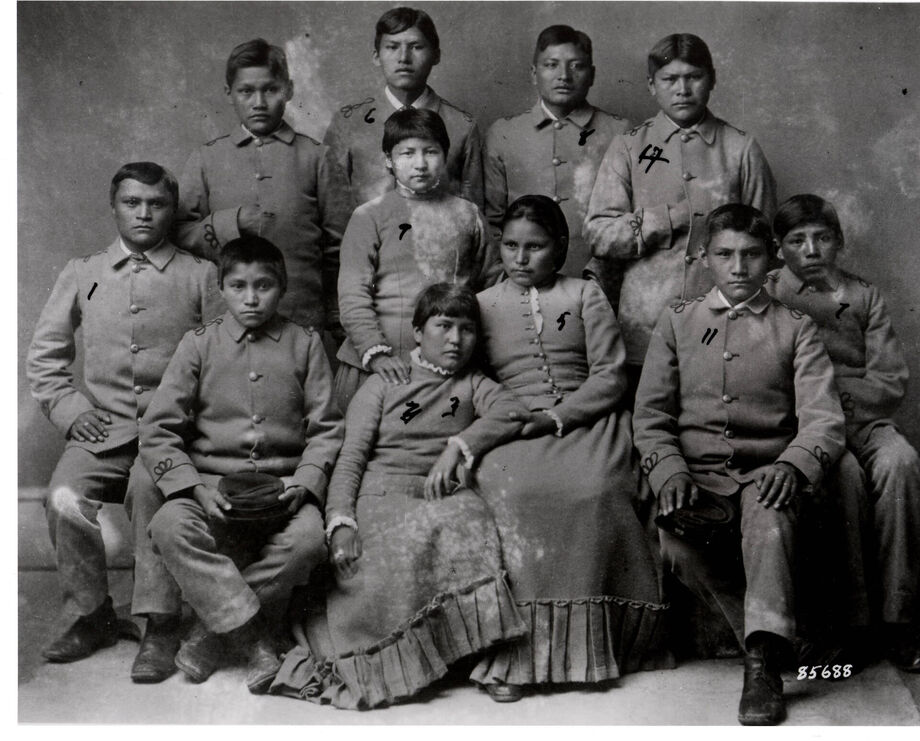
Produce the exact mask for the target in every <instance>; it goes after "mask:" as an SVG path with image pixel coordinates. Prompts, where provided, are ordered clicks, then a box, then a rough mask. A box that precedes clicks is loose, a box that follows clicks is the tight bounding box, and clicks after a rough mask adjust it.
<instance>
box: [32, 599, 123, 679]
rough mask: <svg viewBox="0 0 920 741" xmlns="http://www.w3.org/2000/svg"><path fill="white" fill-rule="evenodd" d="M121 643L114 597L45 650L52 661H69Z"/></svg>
mask: <svg viewBox="0 0 920 741" xmlns="http://www.w3.org/2000/svg"><path fill="white" fill-rule="evenodd" d="M116 643H118V618H117V617H116V616H115V610H113V609H112V598H111V597H106V598H105V601H104V602H103V603H102V604H101V605H100V606H99V607H97V608H96V609H95V610H94V611H93V612H92V613H90V614H89V615H83V616H82V617H79V618H77V621H76V622H75V623H74V624H73V625H71V626H70V627H69V628H68V629H67V630H66V631H65V632H64V634H63V635H61V636H60V637H59V638H58V639H57V640H56V641H54V642H53V643H52V644H51V645H50V646H48V648H46V649H45V650H44V651H42V656H44V657H45V658H46V659H47V660H48V661H51V662H53V663H57V664H66V663H69V662H71V661H78V660H79V659H85V658H86V657H87V656H92V655H93V654H94V653H96V651H98V650H99V649H100V648H106V647H107V646H114V645H115V644H116Z"/></svg>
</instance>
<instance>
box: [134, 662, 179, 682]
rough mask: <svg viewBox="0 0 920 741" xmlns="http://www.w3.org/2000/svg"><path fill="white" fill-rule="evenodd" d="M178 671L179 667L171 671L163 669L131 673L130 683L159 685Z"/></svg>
mask: <svg viewBox="0 0 920 741" xmlns="http://www.w3.org/2000/svg"><path fill="white" fill-rule="evenodd" d="M178 670H179V667H177V666H174V667H172V668H171V669H165V670H163V671H149V672H139V671H132V672H131V681H132V682H134V684H159V683H160V682H165V681H166V680H167V679H169V678H170V677H171V676H172V675H173V674H175V673H176V672H177V671H178Z"/></svg>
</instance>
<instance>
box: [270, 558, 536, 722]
mask: <svg viewBox="0 0 920 741" xmlns="http://www.w3.org/2000/svg"><path fill="white" fill-rule="evenodd" d="M526 632H527V626H526V624H525V622H524V620H523V619H522V618H521V615H520V614H519V612H518V610H517V608H516V607H515V603H514V599H513V598H512V596H511V589H510V588H509V587H508V583H507V581H506V578H505V575H504V574H501V575H498V576H494V577H485V578H483V579H480V580H478V581H476V582H474V583H473V584H470V585H469V586H467V587H464V588H463V589H459V590H455V591H451V592H444V593H441V594H439V595H437V596H436V597H435V598H434V599H432V600H431V602H429V603H428V605H426V606H425V607H424V608H422V609H421V610H419V611H418V612H417V613H416V614H415V615H414V616H413V617H412V618H410V619H409V620H408V621H406V622H405V623H404V624H403V625H402V626H400V627H399V628H398V629H396V630H395V631H393V632H392V633H391V634H390V635H389V636H387V637H386V638H384V639H383V640H382V641H379V642H378V643H376V644H374V645H373V646H371V647H369V648H366V649H363V650H361V651H352V652H348V653H344V654H340V655H339V656H337V657H335V658H334V659H320V658H318V657H316V656H314V655H313V653H312V652H311V651H310V649H309V648H306V647H303V646H297V647H295V648H294V649H293V650H291V651H290V652H288V654H287V655H286V656H285V657H284V662H283V664H282V666H281V669H280V670H279V671H278V674H277V676H276V677H275V680H274V682H273V683H272V686H271V689H270V690H269V691H270V692H271V693H272V694H276V695H286V696H288V697H297V698H300V699H303V700H310V701H311V702H316V703H321V704H331V705H334V706H335V707H338V708H346V709H351V710H358V709H367V708H373V707H377V706H379V705H386V704H390V703H393V702H396V701H398V700H403V699H405V698H408V697H411V696H412V695H414V694H415V693H417V692H418V691H419V690H421V689H423V688H424V687H427V686H428V685H429V684H431V683H432V682H434V681H435V680H436V679H439V678H440V677H443V676H444V675H445V674H446V673H447V667H448V666H449V665H450V664H452V663H453V662H455V661H457V660H458V659H461V658H463V657H464V656H469V655H470V654H474V653H477V652H479V651H482V650H483V649H486V648H489V647H491V646H494V645H495V644H497V643H500V642H502V641H508V640H512V639H514V638H520V637H521V636H523V635H524V634H525V633H526Z"/></svg>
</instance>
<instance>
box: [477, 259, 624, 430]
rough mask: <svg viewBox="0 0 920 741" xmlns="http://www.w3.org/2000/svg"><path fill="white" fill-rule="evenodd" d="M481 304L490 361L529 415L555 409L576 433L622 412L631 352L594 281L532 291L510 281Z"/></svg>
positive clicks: (563, 280) (562, 280) (562, 279)
mask: <svg viewBox="0 0 920 741" xmlns="http://www.w3.org/2000/svg"><path fill="white" fill-rule="evenodd" d="M534 294H535V295H534ZM477 298H478V299H479V306H480V309H481V311H482V323H483V345H484V347H485V350H486V354H487V355H488V357H489V362H490V364H491V365H492V366H493V368H495V370H496V374H497V377H498V379H499V380H500V381H501V382H502V383H503V384H505V385H506V386H507V387H508V388H510V389H511V390H512V391H514V393H515V394H516V395H517V396H518V397H519V398H520V399H521V401H522V402H523V403H524V405H525V406H526V407H527V408H528V409H530V410H535V409H552V411H553V412H554V413H555V414H556V415H557V416H558V417H559V419H560V420H561V421H562V425H563V431H568V430H569V429H571V428H572V427H577V426H580V425H585V424H590V423H593V422H594V420H596V419H597V418H599V417H600V416H602V415H603V414H609V413H610V412H611V411H612V410H613V409H614V408H615V407H616V405H617V402H618V401H619V399H620V397H621V396H622V395H623V392H624V391H625V390H626V373H625V360H626V350H625V348H624V347H623V340H622V339H621V337H620V330H619V326H618V325H617V320H616V317H615V316H614V313H613V309H612V308H611V306H610V304H609V302H608V301H607V298H606V296H604V293H603V291H602V290H601V289H600V287H599V286H598V285H597V284H596V283H595V282H594V281H587V280H582V279H580V278H569V277H567V276H562V275H560V276H557V277H556V280H555V282H554V283H553V284H552V285H551V286H545V287H543V288H540V289H535V290H534V291H531V290H530V289H526V288H521V287H520V286H518V285H516V284H515V283H513V282H511V281H510V280H507V281H504V282H502V283H499V284H498V285H496V286H493V287H492V288H489V289H487V290H485V291H483V292H482V293H480V294H479V295H478V296H477Z"/></svg>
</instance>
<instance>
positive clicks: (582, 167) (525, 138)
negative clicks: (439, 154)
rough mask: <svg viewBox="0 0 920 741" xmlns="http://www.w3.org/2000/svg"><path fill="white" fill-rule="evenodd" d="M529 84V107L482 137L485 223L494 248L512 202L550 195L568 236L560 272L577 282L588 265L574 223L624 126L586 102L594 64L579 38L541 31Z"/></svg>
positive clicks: (566, 30) (564, 30)
mask: <svg viewBox="0 0 920 741" xmlns="http://www.w3.org/2000/svg"><path fill="white" fill-rule="evenodd" d="M531 77H532V79H533V83H534V85H535V86H536V88H537V90H538V93H539V95H538V98H537V101H536V102H535V103H534V105H533V106H532V107H531V108H530V109H529V110H527V111H525V112H524V113H521V114H519V115H517V116H507V117H505V118H503V119H500V120H498V121H496V122H495V123H494V124H492V126H491V127H490V128H489V131H488V133H487V134H486V144H485V154H484V159H483V169H484V171H485V213H486V218H487V219H488V221H489V225H490V227H491V238H492V241H493V242H497V241H498V240H500V239H501V222H502V218H503V217H504V215H505V209H506V208H507V207H508V205H509V204H510V203H511V202H512V201H515V200H516V199H518V198H520V197H521V196H524V195H528V194H536V195H545V196H549V197H550V198H552V199H553V200H554V201H556V203H558V204H559V205H560V207H561V208H562V212H563V213H564V214H565V218H566V221H567V222H568V224H569V227H570V229H571V230H572V235H571V239H570V240H569V251H568V254H567V255H566V260H565V264H564V265H563V267H562V273H564V274H565V275H568V276H571V277H573V278H581V277H582V271H583V270H584V267H585V265H586V264H587V263H588V261H589V260H590V258H591V251H590V247H589V246H588V244H587V242H585V240H584V239H583V238H582V236H581V224H583V223H584V220H585V214H586V212H587V209H588V199H589V198H590V197H591V190H592V188H593V187H594V180H595V177H596V176H597V169H598V167H599V166H600V163H601V160H602V159H603V157H604V153H605V152H606V151H607V148H608V147H609V146H610V142H611V140H612V139H613V137H614V136H615V135H617V134H622V133H624V132H626V131H628V130H629V129H630V125H629V122H628V121H626V120H625V119H623V118H621V117H620V116H617V115H616V114H613V113H608V112H606V111H603V110H601V109H600V108H596V107H595V106H593V105H591V104H590V103H589V102H588V101H587V95H588V90H589V89H590V88H591V85H592V84H593V83H594V64H593V60H592V46H591V39H590V38H589V37H588V35H587V34H585V33H583V32H581V31H576V30H575V29H573V28H571V27H570V26H561V25H557V26H550V27H548V28H545V29H544V30H543V31H541V32H540V35H539V36H538V37H537V43H536V48H535V50H534V57H533V64H532V66H531Z"/></svg>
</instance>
